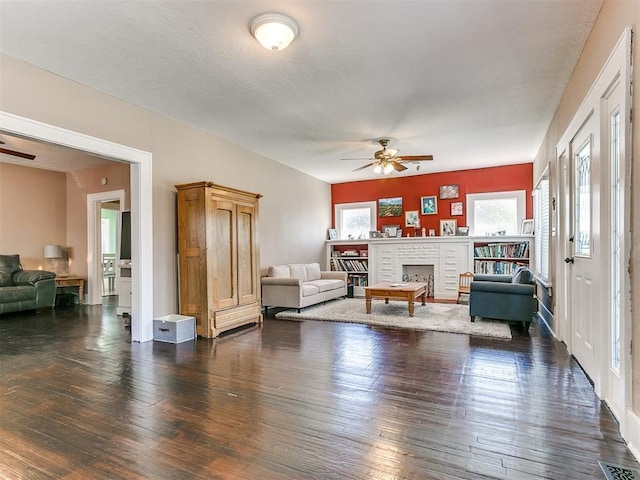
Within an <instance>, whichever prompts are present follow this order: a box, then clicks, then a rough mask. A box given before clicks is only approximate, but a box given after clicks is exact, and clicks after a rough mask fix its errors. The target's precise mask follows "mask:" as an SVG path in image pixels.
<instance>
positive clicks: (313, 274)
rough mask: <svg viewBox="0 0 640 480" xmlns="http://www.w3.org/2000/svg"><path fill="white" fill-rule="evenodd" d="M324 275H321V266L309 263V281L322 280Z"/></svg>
mask: <svg viewBox="0 0 640 480" xmlns="http://www.w3.org/2000/svg"><path fill="white" fill-rule="evenodd" d="M321 277H322V275H321V274H320V264H319V263H309V264H307V280H308V281H311V280H320V278H321Z"/></svg>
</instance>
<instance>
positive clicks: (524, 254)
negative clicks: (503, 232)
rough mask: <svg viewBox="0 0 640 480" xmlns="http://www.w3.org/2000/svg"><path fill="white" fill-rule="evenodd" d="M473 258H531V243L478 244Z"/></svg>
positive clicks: (474, 248)
mask: <svg viewBox="0 0 640 480" xmlns="http://www.w3.org/2000/svg"><path fill="white" fill-rule="evenodd" d="M473 256H474V257H477V258H482V257H485V258H487V257H489V258H529V242H517V243H488V244H486V245H477V244H476V245H475V246H474V247H473Z"/></svg>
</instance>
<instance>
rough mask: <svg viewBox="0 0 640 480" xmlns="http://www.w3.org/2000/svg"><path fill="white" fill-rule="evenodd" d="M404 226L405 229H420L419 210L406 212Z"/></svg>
mask: <svg viewBox="0 0 640 480" xmlns="http://www.w3.org/2000/svg"><path fill="white" fill-rule="evenodd" d="M404 226H405V227H416V228H417V227H419V226H420V217H418V210H410V211H408V212H404Z"/></svg>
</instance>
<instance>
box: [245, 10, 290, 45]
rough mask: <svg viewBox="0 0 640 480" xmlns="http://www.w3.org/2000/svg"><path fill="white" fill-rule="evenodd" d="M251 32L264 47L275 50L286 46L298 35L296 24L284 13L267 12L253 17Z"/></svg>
mask: <svg viewBox="0 0 640 480" xmlns="http://www.w3.org/2000/svg"><path fill="white" fill-rule="evenodd" d="M251 34H252V35H253V36H254V37H256V40H258V41H259V42H260V43H261V44H262V46H263V47H264V48H266V49H267V50H272V51H274V52H277V51H278V50H284V49H285V48H287V47H288V46H289V44H290V43H291V42H292V41H293V39H294V38H296V37H297V36H298V25H297V24H296V22H295V21H294V20H293V19H292V18H289V17H287V16H286V15H280V14H279V13H267V14H265V15H260V16H259V17H256V18H254V19H253V21H252V22H251Z"/></svg>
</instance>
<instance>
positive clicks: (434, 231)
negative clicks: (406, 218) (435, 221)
mask: <svg viewBox="0 0 640 480" xmlns="http://www.w3.org/2000/svg"><path fill="white" fill-rule="evenodd" d="M429 236H430V237H435V236H436V229H435V228H430V229H429Z"/></svg>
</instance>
